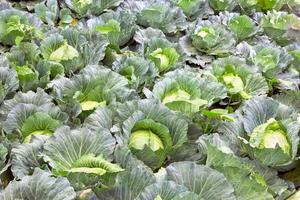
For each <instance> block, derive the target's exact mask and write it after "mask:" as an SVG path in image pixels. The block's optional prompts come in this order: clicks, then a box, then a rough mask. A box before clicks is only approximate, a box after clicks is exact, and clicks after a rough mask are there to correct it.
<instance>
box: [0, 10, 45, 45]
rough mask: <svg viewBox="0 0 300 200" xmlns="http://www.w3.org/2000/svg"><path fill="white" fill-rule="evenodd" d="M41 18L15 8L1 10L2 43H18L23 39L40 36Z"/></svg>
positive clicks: (0, 35)
mask: <svg viewBox="0 0 300 200" xmlns="http://www.w3.org/2000/svg"><path fill="white" fill-rule="evenodd" d="M41 24H42V22H41V20H40V19H39V18H37V17H35V16H34V15H32V14H29V13H25V12H22V11H19V10H15V9H4V10H1V11H0V26H1V29H0V43H2V44H4V45H15V44H16V45H18V44H20V43H21V42H22V41H30V40H31V39H34V38H40V37H41V35H42V32H41Z"/></svg>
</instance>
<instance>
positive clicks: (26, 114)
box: [3, 103, 67, 143]
mask: <svg viewBox="0 0 300 200" xmlns="http://www.w3.org/2000/svg"><path fill="white" fill-rule="evenodd" d="M66 120H67V116H66V114H65V113H63V112H61V111H60V109H59V108H58V107H56V106H55V105H54V104H48V105H45V106H43V107H39V106H36V105H33V104H22V103H20V104H17V105H16V106H15V107H14V108H12V109H11V110H10V111H9V113H8V115H7V117H6V120H5V121H4V123H3V130H4V132H5V133H7V134H8V135H10V137H11V138H12V139H15V138H19V139H20V140H21V141H23V142H25V143H26V142H30V141H31V137H32V136H33V135H52V134H53V133H54V131H55V130H56V129H57V128H58V127H60V126H62V124H63V123H64V122H65V121H66Z"/></svg>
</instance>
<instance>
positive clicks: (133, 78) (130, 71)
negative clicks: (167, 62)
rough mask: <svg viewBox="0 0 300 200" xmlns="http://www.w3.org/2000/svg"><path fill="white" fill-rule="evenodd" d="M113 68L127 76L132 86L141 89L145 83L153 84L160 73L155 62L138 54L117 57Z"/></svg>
mask: <svg viewBox="0 0 300 200" xmlns="http://www.w3.org/2000/svg"><path fill="white" fill-rule="evenodd" d="M112 69H113V70H114V71H116V72H118V73H119V74H121V75H122V76H124V77H126V78H127V79H128V82H129V85H130V87H131V88H133V89H139V90H140V89H141V88H142V87H143V86H144V85H147V84H151V83H152V80H153V79H154V78H155V77H157V76H158V73H159V72H158V69H157V68H156V66H155V64H154V62H152V61H149V60H146V59H144V58H142V57H139V56H136V55H134V56H126V57H122V58H120V59H117V60H116V61H115V62H113V64H112Z"/></svg>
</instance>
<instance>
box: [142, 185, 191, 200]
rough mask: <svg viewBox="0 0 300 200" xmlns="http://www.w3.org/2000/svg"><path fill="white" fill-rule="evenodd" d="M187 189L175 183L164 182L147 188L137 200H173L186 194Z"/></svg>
mask: <svg viewBox="0 0 300 200" xmlns="http://www.w3.org/2000/svg"><path fill="white" fill-rule="evenodd" d="M186 191H187V188H186V187H184V186H182V185H177V184H176V183H175V182H173V181H163V182H158V183H154V184H152V185H149V186H147V187H145V189H144V191H143V192H142V193H141V194H140V195H139V197H138V198H137V200H152V199H155V200H159V198H160V199H163V200H173V198H174V197H176V196H177V195H179V194H181V193H183V192H186Z"/></svg>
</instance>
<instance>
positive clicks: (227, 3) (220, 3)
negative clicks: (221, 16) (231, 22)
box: [208, 0, 236, 12]
mask: <svg viewBox="0 0 300 200" xmlns="http://www.w3.org/2000/svg"><path fill="white" fill-rule="evenodd" d="M208 2H209V5H210V7H212V8H213V9H214V10H215V11H218V12H220V11H232V10H233V8H234V7H235V6H236V4H235V1H234V0H209V1H208Z"/></svg>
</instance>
